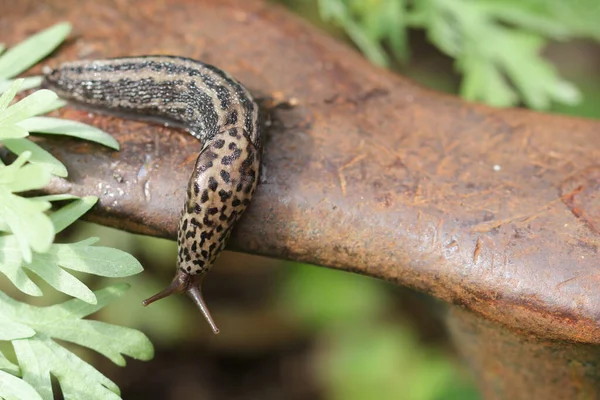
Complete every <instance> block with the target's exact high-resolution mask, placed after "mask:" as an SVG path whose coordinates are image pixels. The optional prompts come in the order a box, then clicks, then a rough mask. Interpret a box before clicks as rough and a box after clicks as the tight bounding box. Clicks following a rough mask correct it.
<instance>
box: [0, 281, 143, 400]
mask: <svg viewBox="0 0 600 400" xmlns="http://www.w3.org/2000/svg"><path fill="white" fill-rule="evenodd" d="M127 288H128V286H127V285H125V284H120V285H115V286H112V287H108V288H106V289H103V290H99V291H97V292H96V297H97V299H98V303H97V304H96V305H89V304H86V303H84V302H82V301H80V300H75V299H73V300H69V301H66V302H64V303H62V304H58V305H54V306H50V307H34V306H30V305H28V304H24V303H20V302H17V301H15V300H13V299H11V298H10V297H8V296H6V295H5V294H4V293H1V292H0V314H1V315H2V316H3V317H4V318H6V319H8V320H11V321H14V322H17V323H21V324H24V325H27V326H29V327H31V328H32V329H34V330H35V332H36V335H35V336H34V337H32V338H28V339H19V340H13V341H12V344H13V346H14V349H15V353H16V355H17V359H18V361H19V365H20V367H21V371H22V373H23V379H24V380H25V381H26V382H28V383H29V384H31V385H32V386H33V387H34V388H35V389H36V390H37V391H38V393H40V394H41V395H42V396H43V397H44V398H47V399H52V398H53V397H52V387H51V382H50V374H52V375H53V376H55V377H56V378H57V379H58V381H59V384H60V387H61V390H62V392H63V395H64V397H65V398H66V399H70V398H71V399H84V398H85V399H112V398H114V399H118V398H119V397H118V394H119V389H118V387H117V386H116V385H115V384H114V383H113V382H112V381H110V380H109V379H107V378H106V377H105V376H104V375H102V374H101V373H100V372H98V371H97V370H96V369H94V368H93V367H92V366H91V365H89V364H88V363H86V362H85V361H83V360H81V359H80V358H78V357H77V356H75V355H74V354H73V353H71V352H69V351H68V350H66V349H64V348H63V347H61V346H60V345H59V344H57V343H56V342H55V341H54V340H53V338H54V339H59V340H65V341H68V342H71V343H75V344H78V345H80V346H84V347H87V348H90V349H93V350H95V351H97V352H99V353H100V354H102V355H104V356H105V357H107V358H109V359H110V360H111V361H113V362H114V363H116V364H117V365H125V359H124V358H123V355H127V356H129V357H133V358H136V359H139V360H149V359H151V358H152V357H153V356H154V349H153V347H152V344H151V343H150V341H149V340H148V338H147V337H146V336H145V335H144V334H143V333H141V332H138V331H135V330H133V329H129V328H125V327H119V326H113V325H109V324H106V323H103V322H98V321H90V320H81V318H83V317H85V316H87V315H90V314H92V313H94V312H96V311H98V310H99V309H100V308H102V307H104V306H105V305H106V304H108V303H110V302H112V301H114V300H115V299H117V298H119V297H120V296H121V295H122V294H123V293H124V292H125V291H126V290H127ZM115 338H118V340H115Z"/></svg>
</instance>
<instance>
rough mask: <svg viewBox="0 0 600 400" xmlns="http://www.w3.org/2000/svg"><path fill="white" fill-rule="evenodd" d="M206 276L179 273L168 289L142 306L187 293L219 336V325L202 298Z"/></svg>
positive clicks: (147, 300) (144, 302)
mask: <svg viewBox="0 0 600 400" xmlns="http://www.w3.org/2000/svg"><path fill="white" fill-rule="evenodd" d="M205 276H206V275H190V274H187V273H185V272H182V271H177V273H176V274H175V278H173V281H172V282H171V284H170V285H169V286H168V287H167V288H166V289H164V290H162V291H161V292H159V293H157V294H155V295H154V296H151V297H149V298H147V299H146V300H144V301H142V305H144V307H145V306H147V305H149V304H152V303H154V302H155V301H157V300H160V299H164V298H165V297H168V296H170V295H172V294H173V293H185V294H187V295H188V296H189V297H190V298H191V299H192V300H193V301H194V303H195V304H196V305H197V306H198V308H199V309H200V311H201V312H202V314H203V315H204V318H206V321H207V322H208V324H209V325H210V327H211V329H212V331H213V332H214V333H215V334H217V333H219V328H217V324H215V321H214V320H213V318H212V316H211V315H210V311H208V307H206V303H204V298H203V297H202V291H201V289H200V287H201V286H202V280H203V279H204V277H205Z"/></svg>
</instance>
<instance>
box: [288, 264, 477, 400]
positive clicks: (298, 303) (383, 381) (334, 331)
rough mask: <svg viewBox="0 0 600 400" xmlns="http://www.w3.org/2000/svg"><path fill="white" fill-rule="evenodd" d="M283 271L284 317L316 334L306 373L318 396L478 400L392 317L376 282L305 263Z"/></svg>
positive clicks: (446, 361)
mask: <svg viewBox="0 0 600 400" xmlns="http://www.w3.org/2000/svg"><path fill="white" fill-rule="evenodd" d="M286 271H287V276H286V279H285V281H284V282H283V285H282V287H280V292H279V293H280V294H279V301H278V304H281V305H282V307H284V310H282V314H283V315H286V317H287V318H288V319H293V320H294V321H295V322H297V323H299V324H301V325H302V326H304V327H306V328H307V329H313V330H316V331H318V332H319V334H318V335H317V346H316V348H317V351H316V352H315V353H316V356H315V357H313V359H312V367H313V368H312V369H313V370H315V371H317V373H316V374H315V375H316V377H317V379H319V380H320V381H321V383H322V384H323V387H324V391H325V397H324V398H326V399H330V400H337V399H340V400H342V399H343V400H363V399H380V400H387V399H390V400H391V399H398V398H401V399H405V400H442V399H444V400H454V399H456V400H475V399H478V398H479V396H478V394H477V391H476V390H475V389H474V388H473V386H472V385H471V384H470V382H469V381H468V379H466V377H465V376H461V374H460V369H458V368H457V367H456V364H455V362H453V361H452V360H451V359H450V358H449V357H448V356H447V354H445V353H444V351H442V350H441V349H438V348H436V347H434V346H431V345H427V344H423V343H420V341H419V338H418V335H417V333H416V332H415V330H414V328H413V327H412V326H410V325H409V324H407V323H406V321H402V319H400V320H399V319H398V318H397V315H395V314H396V310H394V309H393V308H392V306H393V302H392V296H391V295H390V293H389V292H387V291H386V290H384V288H383V287H382V286H383V285H384V283H382V282H381V281H379V280H376V279H373V278H366V277H363V276H359V275H355V274H350V273H347V272H343V271H335V270H331V269H327V268H319V267H314V266H309V265H304V264H291V265H289V268H286ZM391 316H393V318H390V317H391Z"/></svg>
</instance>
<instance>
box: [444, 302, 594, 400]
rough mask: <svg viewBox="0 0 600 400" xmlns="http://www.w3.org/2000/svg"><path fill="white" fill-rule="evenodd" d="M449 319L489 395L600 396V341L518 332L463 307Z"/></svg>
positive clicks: (500, 399)
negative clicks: (557, 339) (576, 341)
mask: <svg viewBox="0 0 600 400" xmlns="http://www.w3.org/2000/svg"><path fill="white" fill-rule="evenodd" d="M447 321H448V325H449V327H450V332H451V334H452V338H453V340H454V342H455V343H456V344H457V345H458V347H459V348H460V349H461V352H462V354H463V356H464V357H465V359H466V360H468V363H469V365H470V367H471V370H472V371H474V373H475V377H476V378H477V382H478V383H479V388H480V389H481V393H482V395H483V397H484V398H485V399H486V400H504V399H511V400H531V399H597V398H598V397H599V393H600V348H599V347H598V346H595V345H591V344H586V343H573V342H565V341H549V340H545V339H540V338H536V337H532V336H528V335H523V334H517V333H515V332H512V331H510V330H508V329H506V328H504V327H503V326H501V325H498V324H496V323H494V322H490V321H487V320H485V319H483V318H482V317H480V316H478V315H475V314H473V313H471V312H468V311H465V310H461V309H459V308H457V307H455V308H453V309H451V310H450V313H449V315H448V318H447Z"/></svg>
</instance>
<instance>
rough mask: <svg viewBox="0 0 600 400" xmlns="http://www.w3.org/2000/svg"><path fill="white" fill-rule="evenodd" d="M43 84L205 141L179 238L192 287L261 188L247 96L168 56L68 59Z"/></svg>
mask: <svg viewBox="0 0 600 400" xmlns="http://www.w3.org/2000/svg"><path fill="white" fill-rule="evenodd" d="M44 86H45V87H48V88H50V89H52V90H54V91H55V92H57V93H58V94H59V96H61V97H63V98H65V99H68V100H71V101H74V102H77V103H82V104H84V105H87V106H91V107H93V108H97V109H100V110H107V111H113V112H118V113H119V115H130V116H131V117H133V118H136V117H137V118H151V119H158V120H159V121H163V122H169V123H171V124H174V125H178V126H181V127H183V128H185V129H186V130H187V131H188V132H189V133H190V134H192V135H193V136H194V137H196V138H198V139H199V140H200V141H201V142H202V144H203V146H202V151H201V153H200V154H199V156H198V158H197V160H196V164H195V167H194V170H193V172H192V176H191V177H190V180H189V183H188V188H187V198H186V199H185V203H184V207H183V211H182V213H181V218H180V221H179V230H178V238H177V244H178V263H177V264H178V265H177V266H178V269H179V271H180V273H182V274H185V275H183V276H182V277H180V280H181V281H180V282H179V285H180V286H181V288H180V289H181V290H180V291H188V289H189V286H190V282H192V281H191V280H190V279H188V278H189V276H195V275H200V274H203V273H205V272H206V271H208V270H209V269H210V268H211V267H212V265H213V263H214V261H215V259H216V258H217V256H218V255H219V253H220V252H221V251H222V250H223V248H224V247H225V244H226V243H227V240H228V239H229V236H230V234H231V230H232V228H233V226H234V224H235V222H236V221H237V220H238V219H239V217H240V216H241V215H242V213H243V212H244V210H245V209H246V207H247V206H248V204H249V203H250V199H251V198H252V195H253V194H254V191H255V189H256V184H257V182H258V173H259V167H260V161H261V147H262V146H261V139H262V138H261V124H260V117H259V108H258V105H257V104H256V102H255V101H254V99H253V98H252V96H251V95H250V93H249V92H248V91H247V90H246V89H245V88H244V86H242V85H241V84H240V83H238V82H237V81H236V80H235V79H233V78H232V77H231V76H229V75H228V74H227V73H225V72H223V71H221V70H220V69H218V68H216V67H214V66H211V65H208V64H204V63H201V62H199V61H195V60H192V59H188V58H181V57H171V56H145V57H130V58H119V59H108V60H98V61H74V62H68V63H65V64H63V65H61V66H60V67H59V68H58V69H55V70H51V71H49V72H48V73H47V74H46V76H45V80H44ZM176 279H177V278H176ZM174 282H175V280H174ZM194 282H195V281H194ZM152 301H154V300H152ZM203 312H204V310H203ZM205 315H206V314H205ZM207 318H209V317H207ZM209 322H211V321H209ZM215 328H216V327H215Z"/></svg>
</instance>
